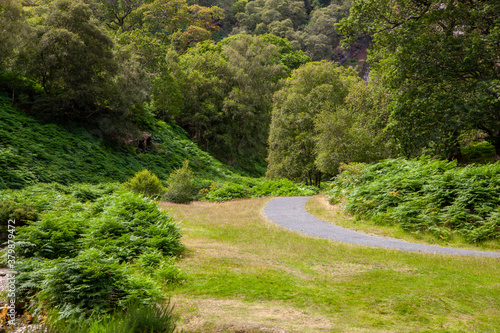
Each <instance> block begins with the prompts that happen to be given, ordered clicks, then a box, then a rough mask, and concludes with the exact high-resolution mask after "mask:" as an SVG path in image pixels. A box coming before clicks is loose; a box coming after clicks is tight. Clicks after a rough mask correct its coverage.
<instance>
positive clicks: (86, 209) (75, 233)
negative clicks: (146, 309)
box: [2, 185, 184, 318]
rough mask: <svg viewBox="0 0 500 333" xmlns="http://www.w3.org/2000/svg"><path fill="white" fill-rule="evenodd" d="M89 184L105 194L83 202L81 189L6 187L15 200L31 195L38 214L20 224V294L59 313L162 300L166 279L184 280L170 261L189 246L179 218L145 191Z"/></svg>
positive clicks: (71, 314)
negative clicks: (20, 188)
mask: <svg viewBox="0 0 500 333" xmlns="http://www.w3.org/2000/svg"><path fill="white" fill-rule="evenodd" d="M84 188H85V189H86V191H87V193H91V194H92V197H98V196H100V197H99V198H97V199H96V200H95V201H94V202H92V201H89V200H86V199H85V203H80V202H79V200H80V199H78V200H77V199H76V198H75V196H74V194H75V193H81V192H79V191H78V190H75V188H74V187H73V186H71V187H66V186H62V185H57V186H54V185H43V186H41V185H37V186H34V187H28V188H25V189H24V190H22V191H11V190H8V191H4V192H3V193H2V196H4V197H5V198H6V200H8V202H15V203H18V204H24V202H25V201H26V200H28V198H31V201H32V202H33V206H34V207H36V208H37V210H38V212H39V213H38V214H39V220H38V221H34V222H30V223H29V224H28V225H26V226H23V227H19V228H16V241H17V249H16V255H17V258H16V269H17V271H18V272H19V274H18V275H17V276H16V280H17V283H16V287H17V290H16V296H17V300H18V301H19V302H21V303H25V304H27V305H28V306H29V307H31V308H34V309H40V310H43V311H45V310H47V309H53V310H54V312H55V316H57V317H60V318H76V317H82V318H83V317H89V316H92V314H93V313H97V312H99V313H108V312H109V313H110V312H111V311H113V310H114V309H116V308H121V309H124V308H125V304H126V303H127V302H128V301H129V300H134V302H136V303H138V304H139V303H141V304H142V303H153V302H156V301H158V300H161V299H162V293H161V292H160V287H161V286H162V285H165V284H167V283H172V282H176V281H180V280H182V279H183V274H182V273H181V272H180V270H179V269H178V268H177V267H176V266H175V263H174V259H171V257H173V256H177V255H179V254H180V253H181V252H182V251H183V249H184V246H183V245H182V244H181V243H180V238H181V235H180V233H179V228H178V226H177V224H176V223H174V222H173V220H172V219H171V218H170V217H169V216H168V215H166V214H165V212H163V211H161V210H160V209H159V208H158V205H157V204H156V203H155V202H154V201H152V200H150V199H148V198H145V197H143V196H142V195H139V194H134V193H131V192H127V191H125V190H113V193H112V194H103V193H102V192H107V191H108V190H110V187H107V186H105V187H104V188H103V187H100V186H96V187H95V188H93V187H92V186H90V187H87V185H85V186H84ZM111 188H114V187H111ZM42 189H43V190H42ZM87 198H88V197H87ZM50 202H51V203H52V205H49V203H50ZM96 248H98V250H97V249H96ZM135 261H136V262H135ZM152 266H154V269H151V270H150V269H149V268H151V267H152ZM145 267H149V268H148V269H144V268H145ZM139 268H140V269H139Z"/></svg>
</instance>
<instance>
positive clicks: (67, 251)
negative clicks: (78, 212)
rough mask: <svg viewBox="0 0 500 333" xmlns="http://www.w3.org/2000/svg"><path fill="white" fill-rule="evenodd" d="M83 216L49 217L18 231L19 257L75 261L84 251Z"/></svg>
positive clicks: (53, 214)
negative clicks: (81, 251)
mask: <svg viewBox="0 0 500 333" xmlns="http://www.w3.org/2000/svg"><path fill="white" fill-rule="evenodd" d="M84 221H85V219H84V217H83V216H68V215H61V214H60V212H50V213H47V214H45V215H44V216H43V217H42V219H41V220H40V221H37V222H34V223H32V224H30V225H28V226H25V227H23V228H19V229H17V231H18V232H17V237H16V247H17V254H18V255H22V256H23V257H25V258H31V257H39V258H46V259H56V258H72V257H74V256H76V255H77V254H78V252H79V251H80V250H81V248H82V244H81V242H80V241H81V238H82V237H83V233H84V231H85V222H84Z"/></svg>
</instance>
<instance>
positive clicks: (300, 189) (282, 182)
mask: <svg viewBox="0 0 500 333" xmlns="http://www.w3.org/2000/svg"><path fill="white" fill-rule="evenodd" d="M318 192H319V190H318V188H317V187H313V186H304V185H302V184H297V183H294V182H292V181H291V180H288V179H276V180H266V181H263V182H261V183H259V184H257V185H256V186H254V187H252V189H251V191H250V196H251V197H263V196H287V197H291V196H309V195H314V194H317V193H318Z"/></svg>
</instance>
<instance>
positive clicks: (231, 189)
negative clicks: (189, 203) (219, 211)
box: [203, 183, 249, 202]
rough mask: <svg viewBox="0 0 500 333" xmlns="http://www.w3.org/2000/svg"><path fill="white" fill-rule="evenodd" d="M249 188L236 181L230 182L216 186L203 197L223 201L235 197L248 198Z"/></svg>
mask: <svg viewBox="0 0 500 333" xmlns="http://www.w3.org/2000/svg"><path fill="white" fill-rule="evenodd" d="M248 197H249V193H248V188H247V187H245V186H243V185H240V184H235V183H228V184H224V185H222V186H218V187H216V188H215V189H214V190H212V191H210V192H208V193H207V194H206V195H205V196H204V197H203V199H204V200H208V201H215V202H222V201H229V200H234V199H242V198H248Z"/></svg>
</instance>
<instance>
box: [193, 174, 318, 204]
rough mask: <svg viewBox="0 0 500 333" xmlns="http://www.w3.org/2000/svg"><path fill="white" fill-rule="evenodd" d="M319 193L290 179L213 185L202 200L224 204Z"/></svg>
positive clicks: (315, 188)
mask: <svg viewBox="0 0 500 333" xmlns="http://www.w3.org/2000/svg"><path fill="white" fill-rule="evenodd" d="M318 192H319V189H318V188H317V187H313V186H304V185H302V184H297V183H294V182H292V181H290V180H288V179H275V180H263V179H261V180H258V181H256V182H253V183H247V184H236V183H226V184H223V185H212V186H210V189H206V191H202V193H203V197H202V199H203V200H208V201H215V202H222V201H229V200H234V199H243V198H255V197H263V196H309V195H314V194H317V193H318Z"/></svg>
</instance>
